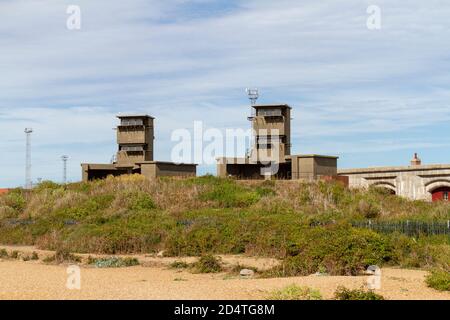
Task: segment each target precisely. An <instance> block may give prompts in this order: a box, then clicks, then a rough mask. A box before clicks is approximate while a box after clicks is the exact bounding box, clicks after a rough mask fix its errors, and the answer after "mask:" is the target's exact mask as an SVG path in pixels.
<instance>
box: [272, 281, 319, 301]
mask: <svg viewBox="0 0 450 320" xmlns="http://www.w3.org/2000/svg"><path fill="white" fill-rule="evenodd" d="M268 300H322V295H321V294H320V292H319V291H318V290H315V289H311V288H309V287H300V286H298V285H296V284H292V285H289V286H287V287H284V288H283V289H280V290H275V291H273V292H271V294H270V295H269V297H268Z"/></svg>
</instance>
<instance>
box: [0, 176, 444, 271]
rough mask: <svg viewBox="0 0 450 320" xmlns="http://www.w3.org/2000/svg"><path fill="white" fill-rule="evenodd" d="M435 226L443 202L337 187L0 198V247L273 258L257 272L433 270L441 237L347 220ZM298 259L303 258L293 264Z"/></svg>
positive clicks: (95, 191)
mask: <svg viewBox="0 0 450 320" xmlns="http://www.w3.org/2000/svg"><path fill="white" fill-rule="evenodd" d="M368 218H370V219H372V220H373V221H404V220H410V221H413V220H414V221H429V222H432V221H441V220H448V219H450V204H449V203H445V202H441V203H426V202H422V201H409V200H406V199H402V198H399V197H396V196H392V195H389V194H387V193H386V192H384V191H383V190H379V189H377V188H374V189H369V190H349V189H346V188H344V187H343V186H342V185H340V184H338V183H324V182H317V183H301V182H298V181H235V180H231V179H220V178H216V177H212V176H204V177H197V178H188V179H176V178H164V179H157V180H154V181H148V180H146V179H144V178H143V177H142V176H140V175H130V176H120V177H108V178H107V179H105V180H98V181H92V182H88V183H84V182H80V183H72V184H67V185H59V184H56V183H52V182H43V183H41V184H39V185H38V186H37V187H36V188H34V189H33V190H31V191H27V190H23V189H15V190H12V191H11V192H10V193H8V194H5V195H1V196H0V243H2V244H9V245H14V244H16V245H35V246H37V247H38V248H41V249H47V250H58V249H59V248H61V247H63V248H65V249H66V250H67V251H70V252H80V253H92V254H94V253H98V254H107V255H113V254H139V253H146V254H147V253H157V252H160V251H164V255H165V256H207V255H219V254H246V255H251V256H264V257H274V258H279V259H283V263H282V265H281V266H280V267H278V268H274V269H272V270H270V271H268V272H264V273H263V276H280V275H283V276H291V275H303V274H310V273H315V272H317V271H322V272H326V273H329V274H358V273H359V272H361V271H362V270H364V269H365V268H366V267H367V266H368V265H371V264H376V265H379V266H383V265H393V266H403V267H413V268H427V269H428V268H434V267H442V266H443V265H445V264H446V263H448V261H449V260H450V239H449V237H448V236H423V235H420V236H417V237H414V238H413V237H407V236H404V235H400V234H395V233H393V234H380V233H376V232H375V231H370V230H365V229H358V228H354V227H351V222H353V221H365V220H366V219H368ZM302 257H303V259H302Z"/></svg>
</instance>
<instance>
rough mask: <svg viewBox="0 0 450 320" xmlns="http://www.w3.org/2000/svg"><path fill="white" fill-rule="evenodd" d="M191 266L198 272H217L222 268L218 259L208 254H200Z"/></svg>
mask: <svg viewBox="0 0 450 320" xmlns="http://www.w3.org/2000/svg"><path fill="white" fill-rule="evenodd" d="M192 267H193V269H194V271H195V272H198V273H217V272H221V271H222V270H223V268H222V264H221V261H220V259H218V258H216V257H214V256H213V255H209V254H208V255H203V256H201V257H200V259H199V260H198V261H197V262H195V263H194V264H193V265H192Z"/></svg>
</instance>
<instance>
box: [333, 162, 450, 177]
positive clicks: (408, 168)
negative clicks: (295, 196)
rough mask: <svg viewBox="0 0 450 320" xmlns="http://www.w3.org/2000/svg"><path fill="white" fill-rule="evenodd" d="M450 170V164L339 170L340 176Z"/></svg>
mask: <svg viewBox="0 0 450 320" xmlns="http://www.w3.org/2000/svg"><path fill="white" fill-rule="evenodd" d="M431 170H450V164H422V165H412V166H392V167H368V168H354V169H339V170H338V174H341V175H345V174H358V173H381V172H402V171H403V172H404V171H431Z"/></svg>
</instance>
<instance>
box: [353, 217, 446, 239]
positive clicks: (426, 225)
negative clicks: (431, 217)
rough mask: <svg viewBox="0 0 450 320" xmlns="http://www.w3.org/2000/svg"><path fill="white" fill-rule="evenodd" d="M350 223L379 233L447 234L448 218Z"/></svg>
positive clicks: (410, 234) (409, 234)
mask: <svg viewBox="0 0 450 320" xmlns="http://www.w3.org/2000/svg"><path fill="white" fill-rule="evenodd" d="M352 225H353V226H354V227H356V228H366V229H370V230H373V231H377V232H380V233H392V232H400V233H403V234H406V235H408V236H418V235H442V234H443V235H449V236H450V220H447V221H441V222H421V221H398V222H391V221H387V222H374V221H371V220H369V221H356V222H353V223H352Z"/></svg>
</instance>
